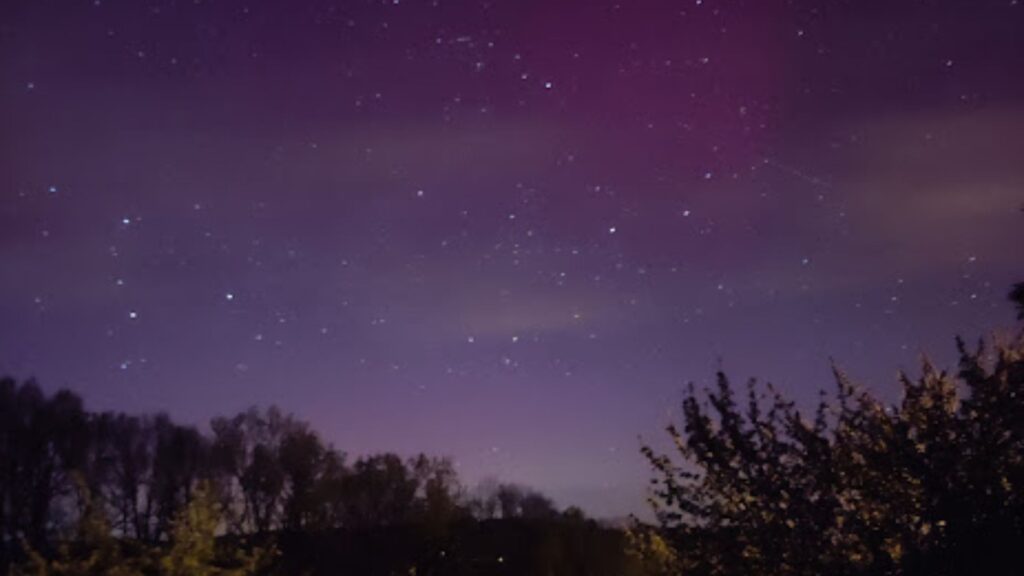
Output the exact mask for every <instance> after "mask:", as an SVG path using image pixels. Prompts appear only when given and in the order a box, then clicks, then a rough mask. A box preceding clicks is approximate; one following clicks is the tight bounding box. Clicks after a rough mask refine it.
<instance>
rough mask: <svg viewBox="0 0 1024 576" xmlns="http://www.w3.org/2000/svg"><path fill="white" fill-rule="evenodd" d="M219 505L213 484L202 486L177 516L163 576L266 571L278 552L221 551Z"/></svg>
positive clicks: (239, 574) (162, 563)
mask: <svg viewBox="0 0 1024 576" xmlns="http://www.w3.org/2000/svg"><path fill="white" fill-rule="evenodd" d="M220 523H221V516H220V512H219V502H218V499H217V497H216V494H215V492H214V490H213V489H212V488H211V486H210V485H209V484H206V483H204V484H201V485H200V486H199V488H198V489H197V490H196V491H195V493H194V495H193V498H192V499H191V500H190V501H189V503H188V505H187V506H185V507H184V508H182V509H181V510H180V511H179V512H178V514H177V515H176V516H175V519H174V523H173V527H172V532H171V546H170V548H169V549H168V550H167V551H166V552H165V553H164V554H163V556H162V557H161V558H160V561H159V566H160V574H161V575H162V576H248V575H251V574H258V573H260V572H261V571H262V570H265V569H266V567H267V565H268V564H269V562H270V561H272V559H273V556H274V554H275V552H274V551H273V550H272V549H271V550H265V549H262V548H254V549H253V550H251V551H245V550H244V549H243V548H236V549H234V550H233V551H232V550H225V549H223V548H222V549H220V550H218V543H217V530H218V528H219V527H220Z"/></svg>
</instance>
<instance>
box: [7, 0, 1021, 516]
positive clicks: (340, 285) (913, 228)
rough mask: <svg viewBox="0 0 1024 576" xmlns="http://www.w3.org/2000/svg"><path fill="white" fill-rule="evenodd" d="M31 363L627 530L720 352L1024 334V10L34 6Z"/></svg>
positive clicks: (12, 334) (20, 320)
mask: <svg viewBox="0 0 1024 576" xmlns="http://www.w3.org/2000/svg"><path fill="white" fill-rule="evenodd" d="M0 111H2V115H3V116H2V127H0V173H2V176H3V178H2V182H0V198H2V200H0V264H2V266H0V274H2V282H0V318H2V322H0V372H2V373H10V374H13V375H15V376H19V377H27V376H30V375H35V376H37V377H38V378H39V379H40V380H41V383H42V384H43V386H44V387H46V388H48V389H51V390H52V389H55V388H57V387H65V386H66V387H69V388H71V389H73V390H75V391H77V392H79V393H80V394H81V395H82V396H83V397H84V398H85V400H86V403H87V405H88V406H89V407H90V408H93V409H117V410H126V411H131V412H150V411H157V410H166V411H168V412H170V413H171V415H172V416H174V417H175V418H176V419H178V420H181V421H185V422H194V423H204V422H205V421H207V420H208V418H209V417H211V416H213V415H217V414H229V413H233V412H235V411H238V410H241V409H243V408H246V407H248V406H250V405H253V404H259V405H267V404H271V403H273V404H278V405H280V406H281V407H282V408H284V409H285V410H288V411H292V412H294V413H295V414H296V415H298V416H300V417H301V418H304V419H307V420H309V421H310V422H312V423H313V425H314V426H315V427H316V428H317V429H318V430H320V431H321V432H322V433H323V435H324V436H325V438H327V439H328V440H329V441H331V442H333V443H334V444H335V445H336V446H338V447H339V448H341V449H343V450H345V451H347V452H349V453H350V454H361V453H365V452H369V451H380V450H394V451H398V452H399V453H402V454H409V453H412V452H414V451H421V450H422V451H426V452H429V453H434V454H447V455H451V456H453V457H454V458H455V459H456V461H457V462H458V465H459V469H460V471H461V473H462V475H463V477H464V479H466V480H467V481H468V482H469V483H473V482H475V481H476V480H479V479H480V478H482V477H485V476H489V475H493V476H497V477H500V478H502V479H505V480H511V481H517V482H523V483H526V484H530V485H533V486H535V487H537V488H540V489H542V490H543V491H545V492H547V493H549V494H551V495H553V496H554V497H555V498H556V499H557V500H558V501H559V503H560V504H563V505H567V504H580V505H583V506H584V507H585V508H586V509H587V510H588V511H590V512H592V513H593V514H596V515H619V514H624V513H627V512H639V511H641V510H642V509H643V508H644V504H643V497H644V493H643V486H644V483H645V481H646V478H647V477H648V468H647V466H646V464H645V462H644V461H643V459H642V458H641V456H640V455H639V454H638V452H637V448H638V446H639V440H638V437H639V436H643V437H645V438H648V439H651V440H656V439H659V438H660V436H661V432H660V431H661V429H662V427H663V426H664V425H665V424H666V423H668V422H669V418H670V417H671V416H672V415H673V414H674V412H673V410H674V408H675V407H676V404H677V401H678V399H679V398H680V391H681V389H682V386H683V384H684V383H685V382H687V381H689V380H694V381H696V382H698V383H702V382H708V381H709V380H710V377H711V376H712V375H713V372H714V370H715V368H716V366H717V365H718V361H719V359H720V358H721V359H722V362H723V364H724V366H725V367H726V369H727V370H728V371H729V372H730V373H732V374H733V375H734V377H735V378H736V379H737V380H738V381H739V380H742V379H745V378H746V377H747V376H751V375H757V376H760V377H762V378H765V379H770V380H772V381H773V382H775V383H776V384H777V385H778V386H779V387H780V388H782V389H783V390H784V391H785V392H787V393H788V394H791V395H793V396H794V397H796V398H798V399H801V400H804V401H807V400H809V399H811V398H813V397H814V395H815V393H816V390H818V389H819V388H821V387H830V386H831V385H832V384H831V380H830V378H829V365H828V358H829V357H830V356H831V357H834V358H836V359H837V360H838V361H839V363H840V364H842V365H843V366H845V367H846V368H847V369H848V370H849V371H850V372H851V374H852V375H853V376H854V377H856V378H858V379H859V380H861V381H862V382H863V383H865V384H866V385H868V386H869V387H871V388H872V389H873V390H876V391H878V392H880V393H882V394H883V395H886V396H887V397H894V395H895V393H896V385H895V379H894V375H895V373H896V371H897V370H898V369H900V368H907V369H913V368H914V366H915V363H916V359H917V357H918V356H919V354H921V352H922V351H929V352H931V353H933V354H934V356H935V357H936V358H938V359H939V360H941V361H942V362H943V363H947V362H949V361H950V360H951V359H952V354H951V352H952V341H951V339H952V336H953V335H954V334H955V333H961V334H964V335H966V336H970V337H974V336H977V335H981V334H983V333H985V332H986V331H988V330H990V329H993V328H996V327H998V326H1006V325H1008V324H1010V322H1011V321H1012V318H1013V317H1012V312H1011V309H1010V306H1009V304H1008V303H1007V302H1006V299H1005V294H1006V293H1007V292H1008V289H1009V285H1010V284H1011V282H1013V281H1019V280H1022V279H1024V266H1022V264H1024V256H1022V254H1021V252H1022V249H1024V214H1021V213H1020V211H1019V209H1020V207H1021V206H1022V205H1024V155H1022V150H1024V2H1020V1H1018V0H996V1H988V0H970V1H968V0H963V1H959V2H952V1H930V0H915V1H910V0H906V1H901V0H888V1H885V2H876V1H867V2H864V1H852V0H847V1H810V0H791V1H788V2H783V1H776V0H747V1H739V0H736V1H728V0H696V1H694V0H689V1H645V0H620V1H619V2H609V1H605V0H587V1H581V2H569V1H561V2H559V1H552V0H544V1H533V0H531V1H526V0H493V1H484V2H462V1H455V0H401V1H399V0H389V1H387V2H382V1H372V2H371V1H361V0H353V1H340V0H339V1H335V2H327V1H320V0H315V1H299V0H291V1H287V2H286V1H283V0H281V1H271V0H252V1H250V2H243V1H236V0H194V1H192V0H189V1H167V0H153V1H138V0H131V1H129V0H122V1H116V0H96V1H95V2H92V1H86V0H61V1H55V0H8V1H6V2H4V3H3V5H2V7H0Z"/></svg>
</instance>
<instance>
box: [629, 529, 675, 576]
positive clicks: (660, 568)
mask: <svg viewBox="0 0 1024 576" xmlns="http://www.w3.org/2000/svg"><path fill="white" fill-rule="evenodd" d="M625 553H626V559H627V563H626V573H627V574H629V575H631V576H676V575H678V574H679V573H680V565H679V557H678V555H677V554H676V551H675V550H674V549H673V548H672V546H671V545H669V543H668V542H666V541H665V539H664V538H663V537H662V536H661V534H659V533H658V531H657V530H654V529H651V528H650V527H646V526H643V525H641V524H640V523H638V522H634V524H633V526H631V527H629V528H628V529H626V531H625Z"/></svg>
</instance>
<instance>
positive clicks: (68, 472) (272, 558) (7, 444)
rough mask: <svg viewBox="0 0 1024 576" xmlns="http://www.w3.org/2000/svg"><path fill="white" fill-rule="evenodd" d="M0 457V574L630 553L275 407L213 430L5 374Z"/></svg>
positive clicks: (443, 563) (526, 562) (620, 561)
mask: <svg viewBox="0 0 1024 576" xmlns="http://www.w3.org/2000/svg"><path fill="white" fill-rule="evenodd" d="M0 463H2V468H0V573H6V572H7V568H8V567H10V566H14V567H15V569H16V571H17V573H34V574H77V573H83V574H84V573H103V572H110V571H112V570H114V568H115V567H118V569H119V570H121V572H118V573H122V574H148V573H154V574H156V573H160V574H177V573H181V574H196V573H210V574H219V573H224V574H228V573H238V574H243V573H254V572H275V573H287V574H299V573H302V574H337V573H339V572H351V573H359V574H409V573H418V574H441V573H444V574H462V573H467V574H468V573H474V574H475V573H495V574H538V573H558V574H576V573H579V574H613V573H621V570H622V569H623V566H624V562H625V557H624V555H623V554H622V552H621V550H622V546H621V539H622V535H621V534H620V533H619V532H618V531H616V530H612V529H608V528H603V527H601V526H599V525H598V524H597V523H595V522H593V521H590V520H588V519H586V518H585V517H584V515H583V513H582V512H581V511H580V510H579V509H576V508H570V509H568V510H565V511H560V510H558V509H557V508H556V507H555V505H554V504H553V503H552V501H551V500H550V499H548V498H547V497H546V496H544V495H543V494H541V493H539V492H536V491H534V490H531V489H528V488H524V487H520V486H516V485H511V484H503V483H499V482H497V481H485V482H483V483H481V484H480V485H479V486H477V487H476V489H475V490H474V491H472V492H470V491H468V490H467V489H466V488H465V487H464V486H463V485H462V484H461V483H460V481H459V479H458V477H457V474H456V472H455V469H454V468H453V466H452V463H451V461H450V460H449V459H446V458H432V457H428V456H425V455H419V456H416V457H413V458H409V459H406V460H403V459H402V458H400V457H399V456H397V455H395V454H375V455H369V456H364V457H360V458H358V459H355V460H354V461H352V462H349V461H347V460H346V457H345V455H344V454H343V453H341V452H340V451H338V450H337V449H335V448H334V447H332V446H330V445H328V444H326V443H325V442H324V441H323V440H322V439H321V438H320V437H319V436H318V435H317V434H316V433H315V432H314V431H313V430H312V429H310V427H309V426H308V425H307V424H306V423H304V422H302V421H300V420H297V419H296V418H294V417H292V416H290V415H286V414H283V413H282V412H281V411H280V410H278V409H277V408H273V407H272V408H269V409H267V410H258V409H255V408H253V409H250V410H248V411H245V412H242V413H240V414H238V415H235V416H233V417H229V418H215V419H214V420H213V421H212V422H211V423H210V432H209V433H208V434H204V433H201V432H200V431H199V430H198V429H197V428H195V427H193V426H186V425H181V424H177V423H175V422H173V421H172V420H171V419H170V418H169V417H168V416H166V415H163V414H160V415H155V416H132V415H127V414H122V413H111V412H104V413H92V412H89V411H87V410H85V409H84V407H83V404H82V400H81V399H80V398H79V397H78V396H77V395H75V394H74V393H72V392H69V391H67V390H61V391H58V392H56V393H55V394H53V395H47V394H45V393H44V392H43V391H42V390H41V389H40V387H39V386H38V385H37V384H36V383H35V382H33V381H28V382H23V383H19V382H17V381H15V380H14V379H11V378H5V379H2V380H0ZM83 543H86V544H87V545H86V546H83V545H82V544H83ZM100 552H101V553H100ZM410 571H413V572H410Z"/></svg>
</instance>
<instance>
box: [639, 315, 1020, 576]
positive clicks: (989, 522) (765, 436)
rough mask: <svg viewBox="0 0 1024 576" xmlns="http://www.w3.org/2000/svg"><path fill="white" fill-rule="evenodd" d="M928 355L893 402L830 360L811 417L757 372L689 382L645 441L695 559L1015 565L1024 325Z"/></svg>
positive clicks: (716, 565) (952, 570)
mask: <svg viewBox="0 0 1024 576" xmlns="http://www.w3.org/2000/svg"><path fill="white" fill-rule="evenodd" d="M958 346H959V350H960V370H959V372H958V373H957V374H949V373H946V372H943V371H939V370H937V369H936V368H935V367H934V366H932V365H931V364H930V363H929V362H927V361H925V362H924V363H923V366H922V373H921V375H920V376H919V377H918V378H916V379H911V378H910V377H908V376H905V375H904V376H902V377H901V380H900V383H901V387H902V390H903V398H902V401H901V402H900V403H899V404H896V405H886V404H885V403H883V402H882V401H880V400H878V399H877V398H875V397H874V396H873V395H872V394H870V393H869V392H867V391H865V390H863V389H860V388H858V387H857V386H855V385H854V384H853V383H851V382H850V381H849V379H848V378H847V377H846V376H845V375H844V374H843V373H842V372H841V371H840V370H838V369H836V370H835V379H836V382H837V390H836V393H835V396H834V397H832V398H827V397H825V396H824V395H823V398H822V401H821V402H820V403H819V405H818V407H817V409H816V410H815V411H814V412H813V413H812V414H811V415H810V416H809V417H808V416H806V415H805V414H804V413H802V412H801V411H800V410H799V409H798V408H797V407H796V406H795V404H794V403H793V402H791V401H788V400H786V399H785V398H783V397H782V395H781V394H779V393H778V392H777V391H775V390H774V389H773V388H772V387H771V386H767V387H762V386H759V385H758V384H757V383H756V382H753V381H751V382H750V384H749V385H748V387H747V390H746V398H745V399H744V400H743V401H741V400H740V399H739V398H738V397H737V394H736V391H735V390H734V388H733V386H732V385H731V384H730V382H729V380H728V379H727V378H726V376H725V375H724V374H722V373H719V374H718V378H717V384H716V386H715V388H714V389H712V390H706V391H703V392H702V393H698V392H697V391H696V390H695V389H694V387H693V386H690V388H689V389H688V391H687V393H686V395H685V398H684V400H683V405H682V409H683V410H682V416H683V423H682V427H681V428H678V427H676V426H670V427H669V428H668V432H669V436H670V438H671V440H672V441H673V443H674V445H675V447H676V449H677V451H678V453H679V456H681V458H682V461H681V462H677V461H676V460H673V459H672V458H670V457H668V456H666V455H663V454H659V453H656V452H655V451H654V450H653V449H651V448H650V447H644V448H643V453H644V454H645V455H646V457H647V459H648V460H649V462H650V463H651V465H652V466H653V468H654V470H655V478H654V479H653V480H652V488H653V491H652V504H654V506H655V510H656V513H657V515H658V518H659V521H660V524H661V526H662V528H663V529H664V530H665V534H666V535H667V536H668V537H669V538H671V541H672V542H673V544H674V545H675V548H676V550H677V552H678V553H679V560H680V562H681V563H682V566H683V570H684V571H685V572H686V573H688V574H708V575H732V574H751V575H761V574H765V575H767V574H772V575H788V574H794V575H795V574H801V575H802V574H807V575H810V574H837V575H845V574H849V575H854V574H894V575H910V574H914V575H916V574H922V575H924V574H929V575H933V574H940V575H941V574H948V575H959V574H975V573H985V574H1009V573H1010V572H1008V571H1007V570H1010V568H1006V567H1008V566H1013V564H1012V563H1010V562H1011V561H1015V560H1016V558H1017V550H1016V546H1015V544H1016V543H1019V542H1021V541H1024V496H1022V494H1024V492H1022V487H1024V334H1018V335H1017V336H1016V337H1013V338H1009V339H1004V340H1003V341H1000V342H997V343H996V344H994V345H992V346H989V347H986V346H982V345H981V344H979V346H978V347H977V348H975V349H968V348H967V347H966V346H965V345H964V343H963V342H961V341H959V340H958Z"/></svg>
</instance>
